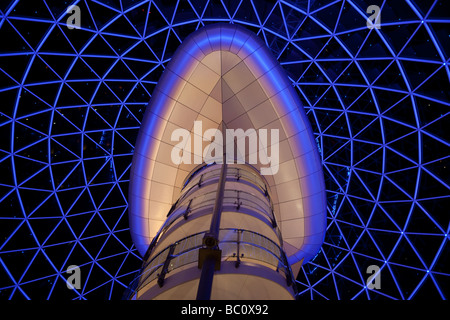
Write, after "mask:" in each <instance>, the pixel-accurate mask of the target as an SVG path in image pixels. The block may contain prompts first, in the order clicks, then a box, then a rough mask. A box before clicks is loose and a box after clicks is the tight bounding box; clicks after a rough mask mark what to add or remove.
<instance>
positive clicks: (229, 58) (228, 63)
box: [222, 51, 242, 74]
mask: <svg viewBox="0 0 450 320" xmlns="http://www.w3.org/2000/svg"><path fill="white" fill-rule="evenodd" d="M241 61H242V60H241V58H239V57H238V56H237V55H236V54H234V53H231V52H229V51H222V74H225V73H227V72H228V71H230V70H231V69H232V68H234V67H235V66H236V65H237V64H238V63H239V62H241Z"/></svg>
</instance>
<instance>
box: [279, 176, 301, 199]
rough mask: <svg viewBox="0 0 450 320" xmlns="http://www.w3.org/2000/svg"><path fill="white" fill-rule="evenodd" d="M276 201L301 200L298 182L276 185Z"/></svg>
mask: <svg viewBox="0 0 450 320" xmlns="http://www.w3.org/2000/svg"><path fill="white" fill-rule="evenodd" d="M277 193H278V200H279V201H280V202H285V201H290V200H295V199H299V198H301V193H300V186H299V182H298V180H293V181H289V182H285V183H282V184H279V185H277Z"/></svg>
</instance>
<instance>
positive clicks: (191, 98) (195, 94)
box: [178, 82, 216, 112]
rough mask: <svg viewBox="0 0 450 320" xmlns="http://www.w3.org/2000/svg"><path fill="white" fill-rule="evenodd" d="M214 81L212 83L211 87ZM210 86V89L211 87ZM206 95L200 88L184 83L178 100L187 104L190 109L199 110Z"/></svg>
mask: <svg viewBox="0 0 450 320" xmlns="http://www.w3.org/2000/svg"><path fill="white" fill-rule="evenodd" d="M215 84H216V83H215V82H214V83H213V87H214V85H215ZM213 87H211V90H212V88H213ZM207 98H208V95H207V94H206V93H204V92H203V91H201V90H200V89H198V88H196V87H194V86H193V85H192V84H190V83H186V86H185V87H184V88H183V91H182V92H181V94H180V97H179V98H178V102H180V103H182V104H184V105H185V106H188V107H189V108H190V109H192V110H195V111H197V112H200V110H201V109H202V107H203V104H204V103H205V101H206V99H207Z"/></svg>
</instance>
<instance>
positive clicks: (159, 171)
mask: <svg viewBox="0 0 450 320" xmlns="http://www.w3.org/2000/svg"><path fill="white" fill-rule="evenodd" d="M176 176H177V169H176V168H174V167H171V166H168V165H167V164H164V163H161V162H156V163H155V169H154V171H153V176H152V180H153V181H156V182H161V183H164V184H168V185H173V184H174V182H175V177H176Z"/></svg>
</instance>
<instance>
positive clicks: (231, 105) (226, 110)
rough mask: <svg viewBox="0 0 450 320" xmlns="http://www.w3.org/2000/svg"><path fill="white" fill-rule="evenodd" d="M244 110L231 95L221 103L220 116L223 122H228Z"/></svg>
mask: <svg viewBox="0 0 450 320" xmlns="http://www.w3.org/2000/svg"><path fill="white" fill-rule="evenodd" d="M244 112H245V110H244V108H243V107H242V106H241V103H240V102H239V100H238V98H236V96H233V97H232V98H231V99H229V100H227V101H225V102H224V103H223V110H222V117H223V121H224V122H225V123H229V122H230V121H232V120H233V119H236V118H237V117H239V116H240V115H241V114H243V113H244Z"/></svg>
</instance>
